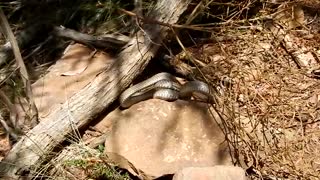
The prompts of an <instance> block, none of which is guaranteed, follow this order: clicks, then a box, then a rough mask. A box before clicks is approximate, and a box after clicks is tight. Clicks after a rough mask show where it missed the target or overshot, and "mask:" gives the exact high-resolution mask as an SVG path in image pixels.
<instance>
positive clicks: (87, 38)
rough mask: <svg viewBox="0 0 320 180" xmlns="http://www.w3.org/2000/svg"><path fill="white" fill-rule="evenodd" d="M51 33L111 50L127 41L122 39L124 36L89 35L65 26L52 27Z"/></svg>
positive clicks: (118, 47) (117, 48)
mask: <svg viewBox="0 0 320 180" xmlns="http://www.w3.org/2000/svg"><path fill="white" fill-rule="evenodd" d="M53 34H54V35H56V36H58V37H62V38H67V39H72V40H74V41H76V42H79V43H82V44H86V45H88V46H93V47H97V48H103V49H111V50H119V49H120V48H121V47H122V46H124V45H125V44H126V43H127V42H128V41H127V40H123V39H124V38H121V37H120V38H119V37H112V38H111V37H102V36H101V37H100V36H91V35H88V34H84V33H80V32H77V31H75V30H72V29H68V28H65V27H54V28H53Z"/></svg>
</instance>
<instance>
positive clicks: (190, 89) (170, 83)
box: [119, 72, 210, 108]
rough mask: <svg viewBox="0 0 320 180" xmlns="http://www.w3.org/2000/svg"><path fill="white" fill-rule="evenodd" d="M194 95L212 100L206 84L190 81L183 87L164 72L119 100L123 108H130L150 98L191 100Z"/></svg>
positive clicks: (130, 90)
mask: <svg viewBox="0 0 320 180" xmlns="http://www.w3.org/2000/svg"><path fill="white" fill-rule="evenodd" d="M193 93H198V94H199V93H200V94H202V95H204V96H205V98H206V99H209V98H210V89H209V86H208V85H207V84H206V83H204V82H201V81H190V82H187V83H185V84H184V85H181V84H180V83H179V82H178V81H177V79H176V78H175V77H174V76H172V75H171V74H169V73H166V72H162V73H158V74H156V75H154V76H152V77H151V78H149V79H147V80H145V81H142V82H140V83H138V84H136V85H134V86H132V87H130V88H128V89H127V90H125V91H124V92H123V93H122V94H121V95H120V98H119V100H120V105H121V107H123V108H128V107H130V106H132V105H133V104H135V103H137V102H140V101H143V100H146V99H150V98H155V99H162V100H166V101H175V100H177V99H190V98H191V96H192V95H193Z"/></svg>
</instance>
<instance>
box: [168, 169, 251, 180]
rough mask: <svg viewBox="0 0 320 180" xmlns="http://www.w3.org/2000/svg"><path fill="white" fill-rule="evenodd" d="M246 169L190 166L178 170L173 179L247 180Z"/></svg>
mask: <svg viewBox="0 0 320 180" xmlns="http://www.w3.org/2000/svg"><path fill="white" fill-rule="evenodd" d="M246 179H247V178H246V175H245V171H244V170H243V169H242V168H240V167H235V166H213V167H188V168H184V169H182V170H180V171H178V172H177V173H176V174H175V175H174V176H173V180H246Z"/></svg>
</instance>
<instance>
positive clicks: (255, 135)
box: [190, 30, 320, 179]
mask: <svg viewBox="0 0 320 180" xmlns="http://www.w3.org/2000/svg"><path fill="white" fill-rule="evenodd" d="M231 34H237V35H236V36H237V40H233V41H222V42H219V43H216V44H211V45H205V46H204V47H203V48H202V49H201V48H200V49H199V48H196V49H190V51H191V52H193V55H194V57H198V59H200V60H201V61H202V62H205V63H206V66H204V67H200V72H201V73H199V74H198V76H199V77H200V78H202V79H203V78H204V77H205V79H207V80H208V81H209V82H211V84H212V86H214V87H218V86H219V85H220V86H219V88H220V89H223V93H224V94H223V96H221V97H222V98H223V100H222V102H223V104H222V105H223V106H225V107H226V108H228V109H229V113H228V114H226V117H227V118H225V124H224V129H225V130H224V131H225V133H226V134H227V136H228V138H229V140H230V143H231V144H232V145H233V146H234V148H235V151H236V156H237V157H239V161H240V164H241V165H242V166H244V167H245V168H249V169H251V170H252V171H248V172H251V177H252V178H254V177H255V178H275V177H279V178H289V179H316V178H317V177H320V154H319V153H318V152H319V151H320V148H319V145H320V144H319V140H320V139H319V135H320V112H319V107H320V106H319V105H320V102H319V100H320V95H319V93H320V85H319V80H317V79H315V78H311V77H309V75H308V69H299V68H298V67H297V65H296V64H295V63H294V61H293V60H292V58H291V56H290V55H289V54H288V53H287V52H286V51H285V50H284V49H283V48H282V46H281V45H280V43H279V42H278V40H277V38H275V37H274V36H272V35H271V33H270V32H268V31H264V30H262V31H258V32H257V31H255V30H247V31H246V32H244V33H239V32H231ZM295 40H296V41H297V42H295V43H299V46H300V47H306V48H307V49H309V50H310V49H317V50H318V52H319V48H320V46H319V44H318V47H315V46H313V47H310V46H307V45H306V44H315V43H314V42H313V43H312V42H311V41H312V40H304V39H303V38H295ZM304 41H305V42H304ZM305 45H306V46H305ZM318 56H319V54H318ZM199 57H200V58H199ZM313 68H314V67H313ZM202 75H204V76H202ZM226 77H228V78H229V79H232V84H231V85H229V86H221V84H223V78H226Z"/></svg>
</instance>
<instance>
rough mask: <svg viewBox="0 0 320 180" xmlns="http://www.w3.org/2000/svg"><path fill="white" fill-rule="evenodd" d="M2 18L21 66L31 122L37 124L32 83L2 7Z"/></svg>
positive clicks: (2, 25) (3, 27)
mask: <svg viewBox="0 0 320 180" xmlns="http://www.w3.org/2000/svg"><path fill="white" fill-rule="evenodd" d="M0 20H1V28H2V29H3V33H4V34H5V36H6V37H7V38H8V39H9V41H10V43H11V45H12V49H13V54H14V56H15V58H16V61H17V64H18V66H19V67H20V68H19V71H20V75H21V79H22V82H23V84H24V87H25V91H26V96H27V98H28V101H29V107H30V108H31V113H30V114H29V116H30V117H31V122H32V123H33V125H35V124H36V123H38V110H37V107H36V105H35V102H34V99H33V93H32V89H31V83H30V80H29V75H28V71H27V68H26V66H25V64H24V62H23V59H22V56H21V53H20V50H19V46H18V43H17V40H16V39H15V37H14V35H13V32H12V30H11V28H10V25H9V22H8V20H7V18H6V16H5V15H4V13H3V11H2V8H0Z"/></svg>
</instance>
